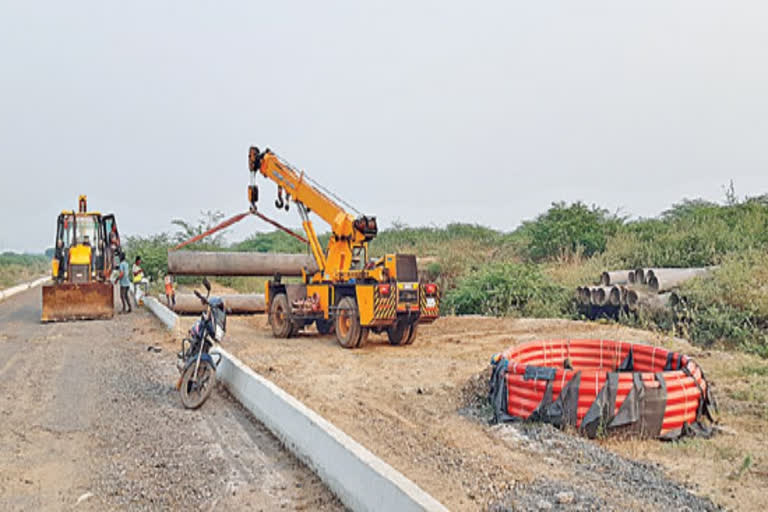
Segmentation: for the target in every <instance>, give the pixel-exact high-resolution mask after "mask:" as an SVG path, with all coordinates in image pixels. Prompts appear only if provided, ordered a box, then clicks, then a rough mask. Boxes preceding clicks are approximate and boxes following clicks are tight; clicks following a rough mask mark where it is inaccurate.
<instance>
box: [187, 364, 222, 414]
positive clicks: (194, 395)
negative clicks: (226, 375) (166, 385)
mask: <svg viewBox="0 0 768 512" xmlns="http://www.w3.org/2000/svg"><path fill="white" fill-rule="evenodd" d="M194 374H195V364H194V363H193V364H190V365H189V366H187V369H186V370H184V374H183V375H182V376H181V386H180V388H179V392H180V394H181V403H182V405H184V407H186V408H187V409H197V408H198V407H200V406H201V405H203V403H205V401H206V400H207V399H208V397H209V396H210V395H211V391H213V388H214V387H215V386H216V368H214V367H213V365H212V364H211V363H210V362H209V361H200V367H199V368H198V369H197V380H195V381H193V380H192V377H193V375H194Z"/></svg>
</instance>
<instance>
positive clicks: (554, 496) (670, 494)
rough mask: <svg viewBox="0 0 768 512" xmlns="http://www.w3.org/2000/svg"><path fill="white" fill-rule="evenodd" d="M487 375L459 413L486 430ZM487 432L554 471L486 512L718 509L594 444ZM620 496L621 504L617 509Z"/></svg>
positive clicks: (526, 431) (472, 386) (508, 427)
mask: <svg viewBox="0 0 768 512" xmlns="http://www.w3.org/2000/svg"><path fill="white" fill-rule="evenodd" d="M488 373H489V372H482V373H481V374H478V375H477V376H476V377H474V378H473V379H471V380H470V381H469V382H468V384H467V386H466V387H465V388H464V389H463V392H462V394H463V396H464V399H465V406H464V407H462V408H461V409H460V414H462V415H464V416H465V417H467V418H470V419H472V420H473V421H475V422H477V423H479V424H482V425H484V426H485V425H489V424H490V423H491V419H492V417H493V413H492V409H491V407H490V406H489V405H488V403H487V391H488ZM485 428H488V429H489V431H490V433H491V435H492V436H493V437H495V438H497V439H498V440H499V441H500V442H502V443H504V444H505V445H506V447H507V448H509V449H513V450H516V451H518V452H524V453H527V454H529V455H530V457H531V458H536V459H538V460H540V461H543V462H544V463H546V464H547V465H548V466H550V467H551V468H553V471H552V475H563V474H564V477H563V476H560V477H559V478H557V477H553V476H550V475H549V474H547V475H546V476H540V477H537V478H536V479H535V480H533V481H532V482H518V483H517V485H515V487H514V488H513V489H512V490H510V492H508V493H507V495H506V496H503V497H502V499H499V500H498V501H496V502H494V503H492V504H491V505H490V506H489V510H492V511H503V510H550V509H556V510H621V509H623V508H625V507H626V506H627V505H629V506H630V507H632V508H638V509H642V508H646V507H649V506H650V507H652V508H653V509H654V510H673V509H674V510H707V511H710V510H722V509H721V507H719V506H717V505H715V504H714V503H712V501H711V500H709V499H707V498H702V497H700V496H697V495H696V494H694V493H693V492H692V491H696V490H698V489H686V488H685V487H683V486H682V485H680V484H679V483H677V482H675V481H673V480H671V479H670V478H669V477H668V476H666V475H665V474H664V471H663V468H662V467H661V466H660V465H658V464H651V463H647V462H638V461H634V460H631V459H628V458H626V457H622V456H620V455H617V454H615V453H613V452H611V451H608V450H606V449H604V448H603V447H601V446H600V445H599V444H598V443H596V442H594V441H590V440H588V439H585V438H583V437H581V436H578V435H571V434H569V433H567V432H564V431H562V430H559V429H556V428H554V427H553V426H552V425H549V424H543V423H524V422H523V423H516V422H515V423H505V424H499V425H492V426H490V427H485ZM617 496H621V497H622V499H621V501H622V505H621V506H616V505H615V504H614V503H615V502H616V497H617Z"/></svg>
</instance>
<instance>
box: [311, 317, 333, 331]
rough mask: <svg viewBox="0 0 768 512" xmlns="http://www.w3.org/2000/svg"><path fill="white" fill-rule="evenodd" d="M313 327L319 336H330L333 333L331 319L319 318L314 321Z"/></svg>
mask: <svg viewBox="0 0 768 512" xmlns="http://www.w3.org/2000/svg"><path fill="white" fill-rule="evenodd" d="M315 327H317V332H319V333H320V334H331V333H332V332H333V331H334V325H333V319H332V318H329V319H328V320H326V319H325V318H319V319H317V320H315Z"/></svg>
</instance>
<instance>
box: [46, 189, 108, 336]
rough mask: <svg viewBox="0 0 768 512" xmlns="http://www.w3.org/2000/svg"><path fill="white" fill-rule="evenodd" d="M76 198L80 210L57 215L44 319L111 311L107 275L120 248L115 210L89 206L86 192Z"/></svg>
mask: <svg viewBox="0 0 768 512" xmlns="http://www.w3.org/2000/svg"><path fill="white" fill-rule="evenodd" d="M77 202H78V209H77V211H73V210H64V211H62V212H61V213H60V214H59V217H58V219H57V221H56V247H55V251H56V252H55V255H54V258H53V260H52V261H51V274H52V278H53V284H50V285H46V286H44V287H43V307H42V315H41V319H42V321H43V322H51V321H65V320H86V319H108V318H112V316H113V311H114V295H113V288H112V283H111V282H110V281H109V276H110V273H111V272H112V268H113V265H114V261H115V258H116V256H117V253H119V251H120V249H119V244H120V241H119V235H118V232H117V223H116V221H115V216H114V215H111V214H110V215H102V214H101V213H99V212H89V211H88V200H87V198H86V196H80V197H79V198H78V201H77Z"/></svg>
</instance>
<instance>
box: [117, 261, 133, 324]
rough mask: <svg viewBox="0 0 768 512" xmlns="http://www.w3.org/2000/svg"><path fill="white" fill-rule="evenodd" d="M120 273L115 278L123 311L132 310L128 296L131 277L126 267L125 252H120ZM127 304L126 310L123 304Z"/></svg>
mask: <svg viewBox="0 0 768 512" xmlns="http://www.w3.org/2000/svg"><path fill="white" fill-rule="evenodd" d="M119 270H120V274H119V275H118V276H117V279H118V280H119V282H120V301H122V303H123V311H122V312H123V313H130V312H131V311H133V310H132V309H131V299H130V298H129V296H128V290H129V289H130V287H131V278H130V269H129V268H128V262H127V261H125V254H123V253H121V254H120V267H119ZM126 305H127V306H128V311H126V310H125V306H126Z"/></svg>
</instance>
